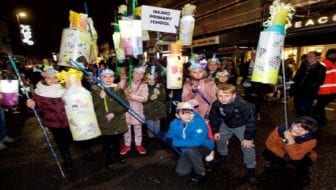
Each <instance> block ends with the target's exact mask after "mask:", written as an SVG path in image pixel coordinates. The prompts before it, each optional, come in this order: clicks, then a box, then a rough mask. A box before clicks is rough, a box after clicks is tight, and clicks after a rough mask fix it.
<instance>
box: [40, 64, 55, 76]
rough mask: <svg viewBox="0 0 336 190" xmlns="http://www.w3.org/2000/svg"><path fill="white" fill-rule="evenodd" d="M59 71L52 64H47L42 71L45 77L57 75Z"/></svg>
mask: <svg viewBox="0 0 336 190" xmlns="http://www.w3.org/2000/svg"><path fill="white" fill-rule="evenodd" d="M57 73H58V71H56V70H55V69H54V67H52V66H47V67H45V68H44V69H43V71H42V74H41V75H42V76H43V77H48V76H51V75H56V74H57Z"/></svg>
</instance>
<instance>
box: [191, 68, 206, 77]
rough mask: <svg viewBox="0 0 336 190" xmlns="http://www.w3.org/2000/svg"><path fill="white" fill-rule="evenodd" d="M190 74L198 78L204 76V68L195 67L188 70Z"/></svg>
mask: <svg viewBox="0 0 336 190" xmlns="http://www.w3.org/2000/svg"><path fill="white" fill-rule="evenodd" d="M190 76H191V77H192V78H193V79H196V80H200V79H203V78H204V70H203V69H201V68H195V69H192V70H191V71H190Z"/></svg>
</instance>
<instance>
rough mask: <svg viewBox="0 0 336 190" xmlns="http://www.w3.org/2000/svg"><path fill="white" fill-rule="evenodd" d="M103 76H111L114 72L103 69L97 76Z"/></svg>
mask: <svg viewBox="0 0 336 190" xmlns="http://www.w3.org/2000/svg"><path fill="white" fill-rule="evenodd" d="M105 74H111V75H114V72H113V71H112V70H111V69H108V68H107V69H104V70H103V71H102V72H101V73H100V75H99V76H102V75H105Z"/></svg>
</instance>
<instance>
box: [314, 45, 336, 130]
mask: <svg viewBox="0 0 336 190" xmlns="http://www.w3.org/2000/svg"><path fill="white" fill-rule="evenodd" d="M322 65H324V66H325V67H326V77H325V79H324V82H323V84H322V85H321V86H320V88H319V91H318V98H317V103H316V105H315V106H314V109H313V116H314V117H315V119H316V120H317V121H318V122H319V124H320V125H324V124H325V123H326V122H327V118H326V114H325V107H326V106H327V105H328V104H329V103H330V102H332V101H333V100H334V99H335V97H336V49H329V50H328V51H327V53H326V56H325V59H323V60H322Z"/></svg>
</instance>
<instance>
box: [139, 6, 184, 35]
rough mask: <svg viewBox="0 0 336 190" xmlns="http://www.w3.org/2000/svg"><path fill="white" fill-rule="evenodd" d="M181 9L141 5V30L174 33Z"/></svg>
mask: <svg viewBox="0 0 336 190" xmlns="http://www.w3.org/2000/svg"><path fill="white" fill-rule="evenodd" d="M180 14H181V11H179V10H174V9H165V8H160V7H152V6H147V5H143V6H142V8H141V22H142V29H143V30H152V31H158V32H167V33H174V34H175V33H176V32H177V28H178V26H179V22H180Z"/></svg>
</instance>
